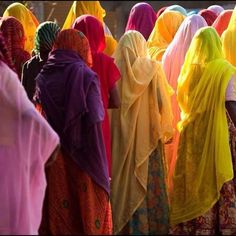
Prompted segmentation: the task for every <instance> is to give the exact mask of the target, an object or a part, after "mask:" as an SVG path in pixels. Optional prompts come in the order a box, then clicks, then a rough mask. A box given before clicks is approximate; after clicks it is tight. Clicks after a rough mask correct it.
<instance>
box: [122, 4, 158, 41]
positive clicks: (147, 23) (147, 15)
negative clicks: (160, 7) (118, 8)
mask: <svg viewBox="0 0 236 236" xmlns="http://www.w3.org/2000/svg"><path fill="white" fill-rule="evenodd" d="M156 19H157V16H156V13H155V11H154V10H153V8H152V6H151V5H150V4H148V3H146V2H141V3H137V4H135V5H134V6H133V7H132V9H131V11H130V13H129V18H128V22H127V25H126V28H125V31H128V30H137V31H139V32H140V33H141V34H142V35H143V36H144V38H145V39H146V40H147V39H148V37H149V36H150V34H151V32H152V30H153V28H154V25H155V22H156Z"/></svg>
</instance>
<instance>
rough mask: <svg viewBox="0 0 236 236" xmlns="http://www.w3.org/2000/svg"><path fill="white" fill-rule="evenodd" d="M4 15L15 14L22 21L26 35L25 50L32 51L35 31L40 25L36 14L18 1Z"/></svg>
mask: <svg viewBox="0 0 236 236" xmlns="http://www.w3.org/2000/svg"><path fill="white" fill-rule="evenodd" d="M3 16H13V17H15V18H16V19H17V20H19V21H20V22H21V24H22V25H23V28H24V31H25V36H26V42H25V50H26V51H27V52H29V53H31V52H32V50H33V48H34V36H35V32H36V29H37V27H38V25H39V22H38V20H37V19H36V17H35V16H34V14H33V13H32V12H31V11H30V10H29V9H27V8H26V7H25V6H24V5H23V4H21V3H18V2H16V3H12V4H11V5H9V6H8V7H7V9H6V10H5V12H4V13H3Z"/></svg>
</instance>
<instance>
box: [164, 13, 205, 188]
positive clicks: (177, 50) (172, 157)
mask: <svg viewBox="0 0 236 236" xmlns="http://www.w3.org/2000/svg"><path fill="white" fill-rule="evenodd" d="M205 26H207V23H206V21H205V20H204V18H203V17H201V16H199V15H196V14H195V15H192V16H188V17H187V18H185V20H184V21H183V23H182V24H181V26H180V27H179V30H178V31H177V33H176V35H175V37H174V39H173V41H172V42H171V43H170V45H169V46H168V48H167V49H166V51H165V53H164V55H163V58H162V64H163V68H164V71H165V74H166V78H167V81H168V83H169V84H170V86H171V87H172V88H173V89H174V91H175V94H174V95H173V96H172V97H171V105H172V111H173V115H174V119H173V127H174V129H175V133H174V136H173V140H172V142H171V143H170V144H166V145H165V156H166V161H167V165H168V187H169V190H170V191H171V189H172V181H171V179H172V175H173V171H174V166H175V162H176V156H177V148H178V141H179V132H178V130H177V123H178V122H179V120H180V108H179V105H178V102H177V98H176V91H177V82H178V77H179V74H180V71H181V68H182V65H183V63H184V59H185V55H186V53H187V51H188V48H189V45H190V43H191V41H192V38H193V36H194V34H195V33H196V31H197V30H198V29H200V28H202V27H205Z"/></svg>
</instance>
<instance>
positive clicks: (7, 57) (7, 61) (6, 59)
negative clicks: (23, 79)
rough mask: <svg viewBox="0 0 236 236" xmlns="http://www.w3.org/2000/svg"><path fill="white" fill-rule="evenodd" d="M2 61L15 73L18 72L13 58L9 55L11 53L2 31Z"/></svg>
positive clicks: (0, 58)
mask: <svg viewBox="0 0 236 236" xmlns="http://www.w3.org/2000/svg"><path fill="white" fill-rule="evenodd" d="M0 61H3V62H4V63H5V64H7V65H8V66H9V67H10V68H11V69H12V70H13V71H16V69H15V66H14V65H13V62H12V58H11V56H10V55H9V51H8V50H7V46H6V43H5V39H4V37H3V36H2V32H1V31H0Z"/></svg>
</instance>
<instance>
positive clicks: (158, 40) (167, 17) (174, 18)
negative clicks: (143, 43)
mask: <svg viewBox="0 0 236 236" xmlns="http://www.w3.org/2000/svg"><path fill="white" fill-rule="evenodd" d="M184 19H185V16H184V15H182V14H181V13H179V12H176V11H164V12H163V13H162V14H161V15H160V16H159V17H158V19H157V21H156V23H155V26H154V29H153V30H152V33H151V35H150V36H149V38H148V41H147V42H148V44H147V45H148V50H149V54H150V56H151V58H153V59H156V60H159V61H161V59H162V56H163V54H164V52H165V50H166V48H167V47H168V45H169V44H170V43H171V41H172V40H173V38H174V36H175V34H176V32H177V30H178V28H179V27H180V25H181V23H182V22H183V20H184Z"/></svg>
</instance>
